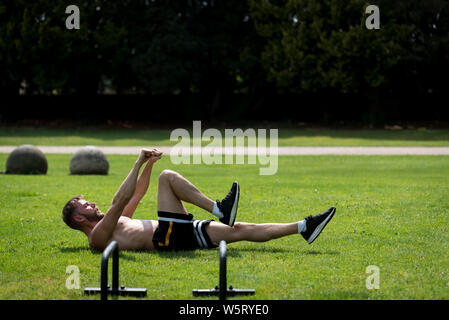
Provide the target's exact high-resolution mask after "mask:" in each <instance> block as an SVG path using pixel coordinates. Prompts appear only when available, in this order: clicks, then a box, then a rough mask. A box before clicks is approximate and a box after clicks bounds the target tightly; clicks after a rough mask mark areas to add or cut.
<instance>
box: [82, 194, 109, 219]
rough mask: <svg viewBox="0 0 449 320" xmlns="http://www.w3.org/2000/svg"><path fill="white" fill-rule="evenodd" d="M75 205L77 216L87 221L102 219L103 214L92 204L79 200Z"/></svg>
mask: <svg viewBox="0 0 449 320" xmlns="http://www.w3.org/2000/svg"><path fill="white" fill-rule="evenodd" d="M76 205H77V212H78V214H79V215H81V216H83V217H85V218H86V219H87V220H88V221H100V220H101V219H103V217H104V213H103V212H101V211H100V209H98V208H97V206H96V205H95V203H93V202H89V201H87V200H84V199H81V200H78V201H77V204H76Z"/></svg>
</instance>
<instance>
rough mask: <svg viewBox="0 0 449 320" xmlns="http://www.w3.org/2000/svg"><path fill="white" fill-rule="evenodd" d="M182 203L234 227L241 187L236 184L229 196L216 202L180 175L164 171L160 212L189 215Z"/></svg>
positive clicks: (159, 202)
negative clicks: (198, 208) (204, 211)
mask: <svg viewBox="0 0 449 320" xmlns="http://www.w3.org/2000/svg"><path fill="white" fill-rule="evenodd" d="M181 201H186V202H189V203H191V204H194V205H196V206H198V207H200V208H202V209H204V210H206V211H208V212H210V213H212V214H213V215H215V216H216V217H217V218H219V219H220V222H221V223H224V224H227V225H230V226H232V225H233V224H234V221H235V218H236V215H237V208H238V201H239V185H238V183H237V182H234V183H233V185H232V188H231V191H229V193H228V195H227V196H226V197H225V198H224V199H223V200H222V201H216V202H215V201H212V200H211V199H209V198H208V197H206V196H205V195H204V194H202V193H201V191H200V190H198V188H197V187H195V186H194V185H193V184H192V183H191V182H190V181H189V180H187V179H186V178H184V177H183V176H182V175H180V174H179V173H177V172H175V171H172V170H164V171H162V173H161V174H160V176H159V190H158V211H167V212H173V213H177V212H179V213H187V211H186V209H185V208H184V206H183V205H182V202H181ZM170 210H176V211H170Z"/></svg>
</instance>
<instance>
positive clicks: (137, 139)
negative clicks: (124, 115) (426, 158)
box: [0, 127, 449, 146]
mask: <svg viewBox="0 0 449 320" xmlns="http://www.w3.org/2000/svg"><path fill="white" fill-rule="evenodd" d="M173 129H175V128H173ZM186 129H191V127H190V128H186ZM255 129H257V128H255ZM203 130H204V129H203ZM170 133H171V131H170V130H131V129H129V130H104V129H103V130H93V129H73V130H72V129H70V130H68V129H65V130H64V129H44V128H28V129H27V128H9V127H0V145H21V144H34V145H41V146H42V145H47V146H61V145H72V146H73V145H75V146H77V145H95V146H171V145H175V144H176V143H177V141H170ZM278 134H279V141H278V143H279V146H449V130H400V131H391V130H313V129H282V128H280V129H279V131H278ZM222 136H223V137H225V134H224V132H222ZM267 136H269V131H267ZM204 144H208V142H204Z"/></svg>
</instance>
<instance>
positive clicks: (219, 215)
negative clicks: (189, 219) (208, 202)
mask: <svg viewBox="0 0 449 320" xmlns="http://www.w3.org/2000/svg"><path fill="white" fill-rule="evenodd" d="M212 214H213V215H214V216H216V217H217V218H218V219H221V218H223V217H224V215H223V213H222V212H221V211H220V209H219V208H218V206H217V203H216V202H214V208H213V209H212Z"/></svg>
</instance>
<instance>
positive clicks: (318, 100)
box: [0, 0, 449, 119]
mask: <svg viewBox="0 0 449 320" xmlns="http://www.w3.org/2000/svg"><path fill="white" fill-rule="evenodd" d="M369 4H375V5H377V6H378V7H379V8H380V25H381V28H380V30H367V29H366V27H365V19H366V18H367V14H366V13H365V8H366V7H367V6H368V5H369ZM68 5H77V6H78V7H79V8H80V12H81V21H80V22H81V23H80V26H81V28H80V29H79V30H67V29H66V27H65V20H66V18H67V17H68V14H66V13H65V9H66V7H67V6H68ZM0 74H1V77H0V95H1V96H3V97H14V96H19V94H21V95H24V96H70V97H85V96H97V95H101V94H107V93H110V92H113V93H116V94H118V95H127V96H129V95H139V96H141V95H144V96H151V97H154V96H157V95H160V96H164V97H168V96H182V97H184V98H183V100H182V102H183V103H185V104H186V105H184V106H183V108H184V109H188V110H190V111H191V114H199V115H202V116H203V118H213V117H216V116H217V114H219V113H220V112H222V111H223V110H224V109H229V108H230V109H232V110H234V112H233V116H234V117H244V118H257V117H256V116H255V115H260V114H265V116H260V117H261V118H268V119H269V118H270V117H269V116H266V113H267V112H270V108H271V109H272V108H276V110H277V111H278V112H279V114H280V118H289V117H291V118H301V115H302V114H304V113H307V112H308V113H310V112H312V111H313V110H312V111H307V112H306V111H305V110H306V109H313V108H315V109H316V110H317V112H319V113H320V116H319V117H321V118H323V114H324V117H328V116H329V114H331V116H330V117H331V118H332V117H333V118H335V116H332V115H335V114H336V112H335V111H332V110H331V109H332V105H333V103H332V102H335V101H336V100H335V97H343V96H344V97H346V96H351V97H352V96H354V97H358V98H356V99H352V100H350V101H351V102H349V103H348V109H347V110H346V112H347V114H348V115H349V114H352V113H354V112H356V110H357V108H358V107H360V105H362V104H363V106H364V107H365V109H366V110H368V116H371V117H373V114H376V112H381V113H382V112H383V113H384V114H385V113H386V112H389V110H390V111H391V110H393V111H394V110H396V111H394V112H396V113H397V114H399V113H402V112H403V111H401V110H405V109H406V107H404V103H405V104H407V103H409V102H410V101H415V102H416V101H420V103H422V102H424V103H425V102H426V101H428V102H429V103H433V104H438V106H437V107H434V111H435V112H434V113H433V116H434V117H436V116H438V115H447V113H444V112H445V111H444V110H443V109H444V106H439V104H440V103H441V101H442V100H444V98H445V97H447V96H448V94H447V93H448V92H449V90H448V89H449V88H448V83H449V81H448V80H447V75H448V74H449V1H447V0H426V1H420V0H397V1H391V0H378V1H374V0H373V1H369V2H367V1H363V0H248V1H238V0H227V1H219V0H204V1H196V0H176V1H172V0H125V1H107V0H84V1H80V0H66V1H64V0H37V1H26V0H1V2H0ZM417 96H419V97H423V98H421V99H423V100H419V99H417V98H416V97H417ZM185 97H190V98H185ZM386 97H387V98H386ZM345 99H346V98H345ZM343 101H346V100H340V102H343ZM401 101H402V106H401V107H399V105H400V104H401ZM275 104H277V105H275ZM311 104H312V105H311ZM313 104H315V105H313ZM287 105H288V106H287ZM349 105H350V106H349ZM423 107H424V108H425V107H426V106H423ZM401 108H402V109H401ZM404 108H405V109H404ZM370 114H371V115H370ZM326 115H327V116H326Z"/></svg>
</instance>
